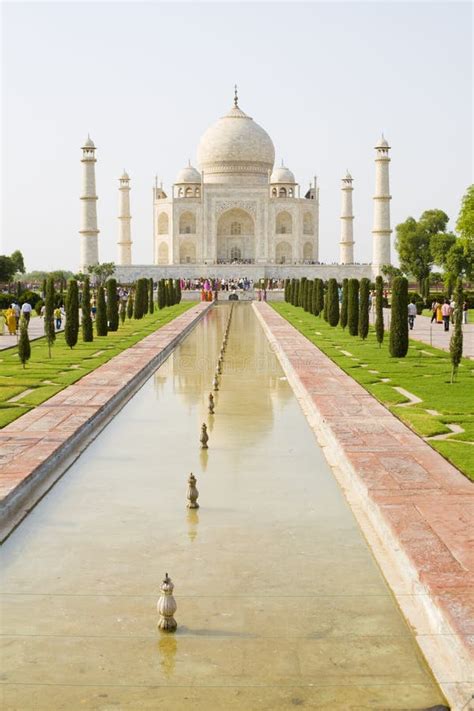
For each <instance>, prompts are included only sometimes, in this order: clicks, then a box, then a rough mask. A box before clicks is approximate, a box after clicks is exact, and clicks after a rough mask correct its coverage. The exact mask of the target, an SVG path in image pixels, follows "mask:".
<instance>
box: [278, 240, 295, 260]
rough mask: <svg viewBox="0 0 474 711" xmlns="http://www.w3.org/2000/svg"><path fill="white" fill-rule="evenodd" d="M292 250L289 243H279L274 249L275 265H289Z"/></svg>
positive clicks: (291, 258)
mask: <svg viewBox="0 0 474 711" xmlns="http://www.w3.org/2000/svg"><path fill="white" fill-rule="evenodd" d="M292 261H293V249H292V247H291V244H290V243H289V242H279V243H278V244H277V246H276V248H275V262H276V263H277V264H291V263H292Z"/></svg>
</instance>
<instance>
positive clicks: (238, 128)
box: [80, 88, 391, 281]
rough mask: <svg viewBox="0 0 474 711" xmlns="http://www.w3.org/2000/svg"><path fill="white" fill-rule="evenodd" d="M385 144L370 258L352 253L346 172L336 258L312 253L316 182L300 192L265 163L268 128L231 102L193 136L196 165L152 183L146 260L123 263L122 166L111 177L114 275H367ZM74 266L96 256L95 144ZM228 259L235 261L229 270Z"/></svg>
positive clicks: (127, 220) (384, 189)
mask: <svg viewBox="0 0 474 711" xmlns="http://www.w3.org/2000/svg"><path fill="white" fill-rule="evenodd" d="M389 150H390V146H389V145H388V142H387V140H386V139H385V138H384V137H383V136H382V137H381V139H380V140H379V141H378V142H377V145H376V146H375V152H376V153H375V194H374V201H373V229H372V243H373V257H372V264H357V263H355V259H354V244H355V242H354V230H353V221H354V215H353V208H352V192H353V179H352V176H351V175H350V174H349V173H348V172H347V173H346V174H345V175H344V176H343V177H342V179H341V213H340V225H341V227H340V243H339V245H340V257H339V263H338V264H330V265H329V264H322V263H320V260H319V239H320V235H319V188H318V183H317V179H316V177H314V178H313V179H312V181H311V183H310V185H309V187H308V188H307V189H306V190H301V187H300V184H299V183H298V182H297V180H296V178H295V176H294V174H293V173H292V172H291V170H290V169H289V168H288V167H286V166H285V165H284V164H283V162H282V163H281V165H279V166H275V147H274V145H273V142H272V139H271V138H270V136H269V135H268V133H267V132H266V131H265V130H264V129H263V128H262V127H261V126H260V125H259V124H258V123H257V122H256V121H254V120H253V118H252V117H251V116H248V115H247V114H246V113H245V112H244V111H243V110H242V109H241V108H240V106H239V101H238V95H237V88H236V89H235V95H234V101H233V106H232V107H231V109H230V110H229V111H228V112H227V113H226V114H225V115H224V116H222V117H221V118H219V119H218V120H217V121H216V122H215V123H214V124H212V125H211V126H210V127H209V128H208V129H207V130H206V131H205V132H204V134H203V135H202V137H201V139H200V142H199V145H198V149H197V163H198V168H195V167H194V166H193V165H191V162H188V165H186V167H184V168H183V169H182V170H180V171H179V173H178V175H177V177H176V180H175V182H174V184H173V185H172V186H171V189H170V190H169V191H168V192H166V191H165V190H164V188H163V185H162V184H158V180H157V179H155V184H154V186H153V205H152V209H153V264H150V265H135V264H134V263H133V260H132V230H131V208H130V192H131V180H130V176H129V175H128V173H127V172H124V173H123V175H121V177H120V178H119V214H118V225H119V226H118V245H117V246H118V256H117V260H116V273H117V277H118V278H119V279H120V280H122V281H133V280H135V279H136V278H138V277H139V276H153V277H154V278H156V279H159V278H161V277H165V278H166V277H177V276H184V277H193V276H202V275H203V274H205V275H207V276H226V275H229V276H230V275H233V274H234V275H235V273H236V270H237V271H238V272H239V274H242V273H247V274H248V275H249V276H250V277H252V278H259V277H281V278H284V277H294V276H296V277H300V276H313V277H314V276H320V277H322V278H325V279H326V278H329V277H331V276H335V277H336V278H342V277H344V276H347V277H352V276H353V277H358V278H360V277H363V276H368V277H369V278H373V277H374V276H375V275H377V274H378V273H379V271H380V268H381V267H382V266H383V265H384V264H390V236H391V228H390V200H391V196H390V188H389V163H390V156H389ZM81 162H82V165H83V182H82V195H81V206H82V214H81V229H80V240H81V262H80V266H81V270H82V271H85V270H86V269H87V267H88V266H90V265H93V264H97V263H98V262H99V229H98V226H97V200H98V197H97V193H96V181H95V163H96V147H95V145H94V143H93V141H92V140H91V139H90V137H88V139H87V140H86V142H85V143H84V145H83V147H82V161H81ZM237 265H238V267H237Z"/></svg>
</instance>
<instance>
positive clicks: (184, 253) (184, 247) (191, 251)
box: [179, 240, 196, 264]
mask: <svg viewBox="0 0 474 711" xmlns="http://www.w3.org/2000/svg"><path fill="white" fill-rule="evenodd" d="M179 263H180V264H196V245H195V244H194V242H191V240H185V241H184V242H181V244H180V246H179Z"/></svg>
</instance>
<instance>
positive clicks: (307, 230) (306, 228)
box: [303, 212, 314, 235]
mask: <svg viewBox="0 0 474 711" xmlns="http://www.w3.org/2000/svg"><path fill="white" fill-rule="evenodd" d="M303 234H305V235H314V218H313V214H312V213H311V212H305V213H304V215H303Z"/></svg>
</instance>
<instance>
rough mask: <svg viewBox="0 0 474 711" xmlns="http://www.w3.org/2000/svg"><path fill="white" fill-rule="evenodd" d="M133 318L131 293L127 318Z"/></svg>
mask: <svg viewBox="0 0 474 711" xmlns="http://www.w3.org/2000/svg"><path fill="white" fill-rule="evenodd" d="M132 317H133V294H132V292H130V293H129V295H128V299H127V318H132Z"/></svg>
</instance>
